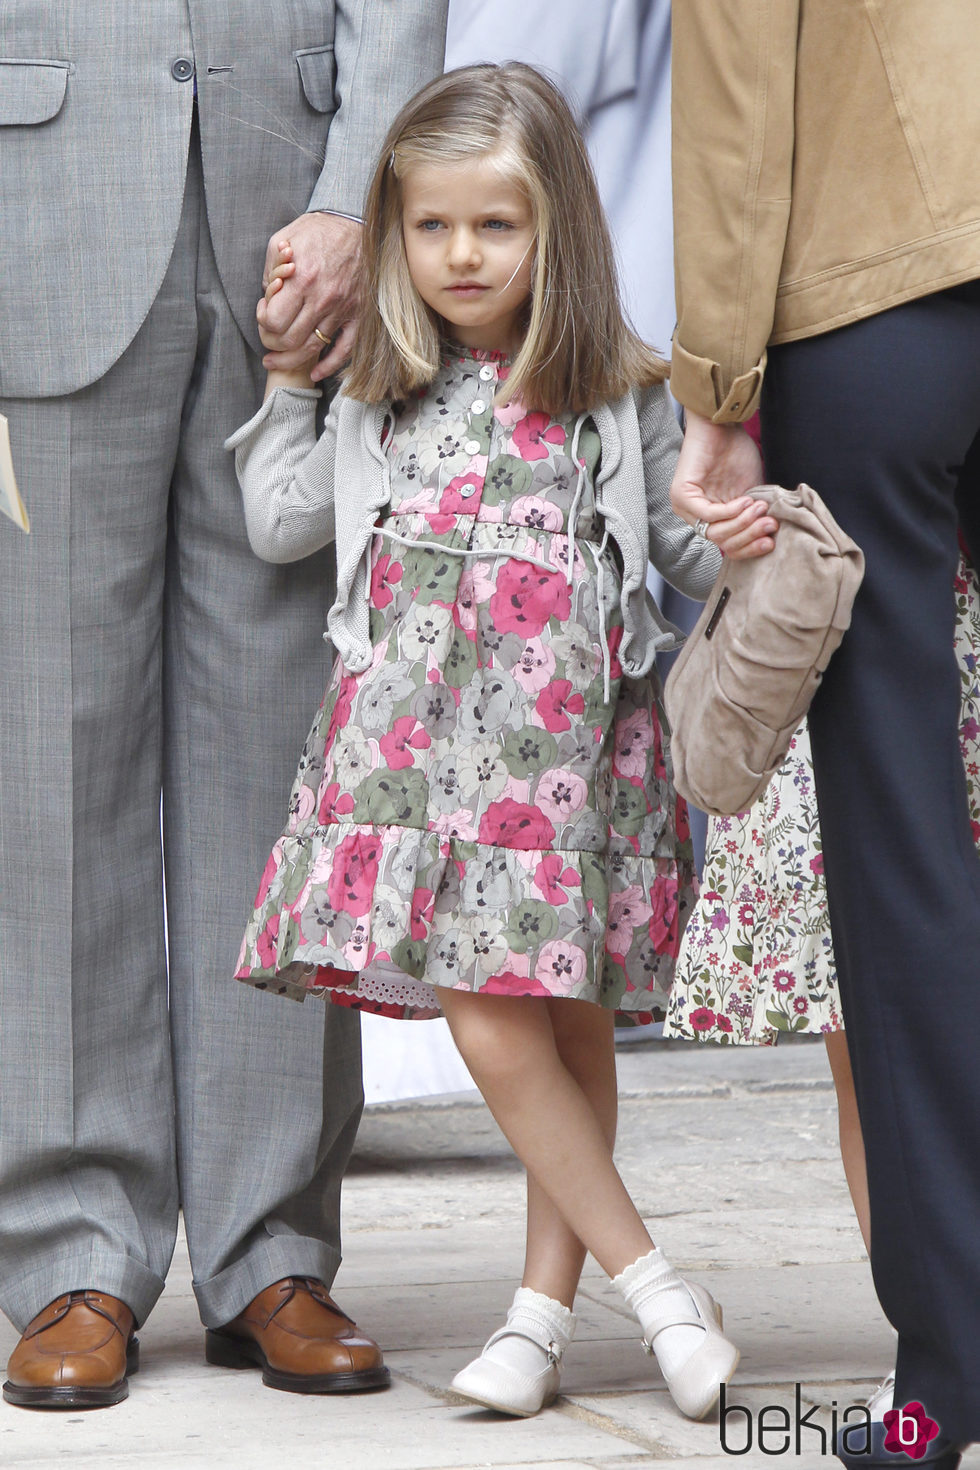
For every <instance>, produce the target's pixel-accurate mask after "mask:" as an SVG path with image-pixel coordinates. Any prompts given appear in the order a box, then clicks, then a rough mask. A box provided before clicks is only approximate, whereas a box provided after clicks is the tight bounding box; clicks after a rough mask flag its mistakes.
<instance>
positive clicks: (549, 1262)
mask: <svg viewBox="0 0 980 1470" xmlns="http://www.w3.org/2000/svg"><path fill="white" fill-rule="evenodd" d="M544 1004H545V1006H546V1007H547V1010H548V1013H549V1015H550V1017H551V1026H552V1031H553V1034H554V1038H555V1046H556V1049H557V1052H558V1056H559V1058H560V1060H561V1062H562V1063H563V1064H564V1066H565V1068H566V1069H567V1071H568V1072H569V1073H570V1074H571V1076H572V1077H573V1078H574V1080H575V1081H576V1082H577V1083H578V1085H579V1087H580V1088H581V1089H582V1091H583V1093H584V1094H585V1096H586V1098H587V1099H588V1101H589V1104H590V1106H591V1108H592V1111H593V1113H594V1114H595V1116H596V1118H597V1119H598V1122H599V1127H600V1129H601V1131H602V1135H603V1138H604V1139H605V1142H606V1145H607V1147H608V1149H609V1151H610V1153H611V1152H612V1148H613V1144H614V1143H615V1140H616V1111H617V1101H618V1098H617V1091H616V1057H615V1052H614V1049H613V1027H614V1024H615V1018H614V1016H613V1013H612V1012H611V1011H599V1010H598V1008H597V1007H596V1006H593V1005H589V1004H588V1003H587V1002H583V1003H579V1002H576V1001H567V1000H554V1001H550V1000H546V1001H545V1002H544ZM590 1012H592V1013H594V1015H593V1014H590ZM585 1256H586V1250H585V1246H584V1245H583V1244H582V1242H581V1241H580V1240H579V1238H578V1236H577V1235H576V1234H575V1233H574V1232H573V1231H572V1230H570V1229H569V1227H568V1225H566V1223H565V1220H564V1218H563V1216H562V1214H561V1212H560V1211H559V1210H558V1208H557V1206H556V1205H555V1204H554V1202H553V1201H552V1199H551V1197H550V1196H549V1195H548V1194H546V1193H545V1191H544V1189H542V1187H541V1185H540V1184H539V1183H538V1182H537V1180H536V1179H535V1178H534V1176H533V1175H532V1174H528V1176H527V1250H526V1254H525V1258H524V1280H523V1282H522V1285H523V1286H529V1287H530V1288H531V1289H532V1290H533V1291H540V1292H541V1293H542V1294H543V1295H544V1296H548V1297H551V1298H552V1299H553V1300H555V1301H559V1302H562V1303H563V1304H564V1305H565V1306H566V1307H571V1306H572V1303H573V1302H574V1300H575V1291H576V1288H577V1286H578V1281H579V1277H580V1276H581V1274H582V1267H583V1265H584V1264H585Z"/></svg>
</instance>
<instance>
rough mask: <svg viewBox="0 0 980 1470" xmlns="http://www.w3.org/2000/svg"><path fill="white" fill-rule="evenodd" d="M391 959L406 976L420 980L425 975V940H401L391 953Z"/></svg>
mask: <svg viewBox="0 0 980 1470" xmlns="http://www.w3.org/2000/svg"><path fill="white" fill-rule="evenodd" d="M391 958H392V962H393V963H394V964H396V965H397V966H398V968H399V969H400V970H404V971H405V974H406V975H413V976H414V977H415V979H416V980H420V979H421V978H422V976H423V975H424V973H425V940H424V939H400V940H399V941H398V943H397V944H396V945H395V946H394V948H393V949H392V951H391Z"/></svg>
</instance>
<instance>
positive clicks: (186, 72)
mask: <svg viewBox="0 0 980 1470" xmlns="http://www.w3.org/2000/svg"><path fill="white" fill-rule="evenodd" d="M170 75H171V76H172V77H173V79H174V81H175V82H189V81H190V79H191V77H192V76H193V75H194V63H193V61H188V59H187V57H186V56H178V57H177V60H176V61H175V62H174V63H173V65H172V66H171V68H170Z"/></svg>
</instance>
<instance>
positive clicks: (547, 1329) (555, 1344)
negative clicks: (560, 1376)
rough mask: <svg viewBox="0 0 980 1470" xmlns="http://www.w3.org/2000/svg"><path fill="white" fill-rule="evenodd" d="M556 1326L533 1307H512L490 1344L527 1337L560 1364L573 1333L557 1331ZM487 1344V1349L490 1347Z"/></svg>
mask: <svg viewBox="0 0 980 1470" xmlns="http://www.w3.org/2000/svg"><path fill="white" fill-rule="evenodd" d="M555 1329H556V1324H555V1322H554V1321H552V1320H550V1319H549V1318H548V1317H546V1316H545V1315H544V1313H539V1312H536V1311H535V1310H534V1308H533V1307H526V1306H520V1307H511V1309H510V1311H509V1312H508V1313H507V1321H506V1322H505V1323H504V1325H503V1327H500V1328H498V1330H497V1331H496V1332H495V1333H494V1335H493V1337H491V1339H490V1342H495V1341H497V1339H498V1338H501V1337H507V1336H511V1337H525V1338H527V1340H528V1341H529V1342H533V1343H534V1345H535V1347H539V1348H541V1349H542V1351H544V1352H546V1353H547V1354H548V1356H549V1357H550V1358H551V1359H552V1361H553V1362H555V1363H560V1362H561V1358H562V1354H563V1353H564V1351H565V1349H566V1348H567V1346H568V1344H569V1342H571V1333H569V1334H568V1335H567V1336H566V1335H565V1333H563V1332H561V1331H560V1330H559V1331H556V1330H555ZM490 1342H488V1343H487V1347H489V1346H490Z"/></svg>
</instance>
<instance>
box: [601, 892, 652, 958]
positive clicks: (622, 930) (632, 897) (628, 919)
mask: <svg viewBox="0 0 980 1470" xmlns="http://www.w3.org/2000/svg"><path fill="white" fill-rule="evenodd" d="M652 918H653V909H652V908H651V907H650V905H649V904H648V903H646V902H644V898H643V889H642V888H641V887H640V885H639V884H638V883H634V884H632V885H631V886H630V887H629V888H624V889H623V891H622V893H611V894H610V895H609V922H608V925H607V928H606V953H607V954H614V955H616V956H617V957H618V958H619V959H622V958H623V957H624V956H625V955H628V954H629V952H630V947H631V945H632V943H633V939H634V936H635V934H636V931H637V929H638V928H639V927H640V925H641V924H646V923H649V921H650V920H651V919H652Z"/></svg>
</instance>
